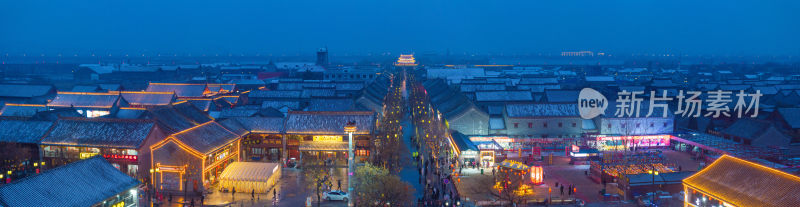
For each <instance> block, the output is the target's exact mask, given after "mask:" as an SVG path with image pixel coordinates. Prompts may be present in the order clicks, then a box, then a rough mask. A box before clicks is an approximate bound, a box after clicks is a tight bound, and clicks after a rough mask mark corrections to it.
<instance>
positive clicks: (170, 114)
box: [147, 103, 213, 133]
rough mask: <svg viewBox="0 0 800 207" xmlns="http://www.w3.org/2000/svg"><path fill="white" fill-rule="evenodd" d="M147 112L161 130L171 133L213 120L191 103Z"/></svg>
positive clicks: (154, 108)
mask: <svg viewBox="0 0 800 207" xmlns="http://www.w3.org/2000/svg"><path fill="white" fill-rule="evenodd" d="M189 107H191V108H189ZM192 108H193V109H192ZM147 111H148V113H149V114H150V115H151V116H152V117H153V118H155V119H156V121H157V122H158V123H159V125H160V126H161V127H162V129H165V130H167V131H169V132H173V133H174V132H179V131H182V130H184V129H188V128H191V127H194V126H197V125H200V124H202V123H206V122H208V121H211V120H213V118H211V117H210V116H208V114H205V112H203V111H200V109H197V107H194V106H193V105H191V103H182V104H176V105H168V106H156V107H151V108H148V109H147Z"/></svg>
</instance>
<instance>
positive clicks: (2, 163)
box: [0, 119, 53, 183]
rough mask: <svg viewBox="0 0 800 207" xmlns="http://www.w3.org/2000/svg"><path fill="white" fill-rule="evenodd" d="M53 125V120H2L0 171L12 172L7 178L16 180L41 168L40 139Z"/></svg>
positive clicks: (2, 180)
mask: <svg viewBox="0 0 800 207" xmlns="http://www.w3.org/2000/svg"><path fill="white" fill-rule="evenodd" d="M52 126H53V122H51V121H24V120H7V119H3V120H0V152H2V153H0V172H8V171H11V172H12V174H11V175H8V174H7V173H6V175H5V178H12V179H11V180H15V179H13V178H17V177H23V176H26V175H29V174H33V173H35V172H36V170H37V169H39V168H38V165H41V162H40V156H39V155H40V153H39V141H40V140H41V139H42V137H43V136H44V135H45V134H47V132H48V131H49V130H50V128H51V127H52ZM5 181H6V179H0V183H4V182H5Z"/></svg>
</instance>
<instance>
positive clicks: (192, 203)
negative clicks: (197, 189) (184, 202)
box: [189, 198, 194, 206]
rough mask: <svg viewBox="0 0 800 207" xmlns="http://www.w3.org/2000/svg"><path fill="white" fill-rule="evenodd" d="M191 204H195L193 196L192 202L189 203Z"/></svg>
mask: <svg viewBox="0 0 800 207" xmlns="http://www.w3.org/2000/svg"><path fill="white" fill-rule="evenodd" d="M189 206H194V198H192V202H191V203H190V204H189Z"/></svg>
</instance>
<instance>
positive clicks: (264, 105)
mask: <svg viewBox="0 0 800 207" xmlns="http://www.w3.org/2000/svg"><path fill="white" fill-rule="evenodd" d="M284 106H286V107H289V109H292V110H299V109H300V102H299V101H264V102H261V108H269V107H272V108H274V109H280V108H282V107H284Z"/></svg>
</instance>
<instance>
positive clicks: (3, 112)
mask: <svg viewBox="0 0 800 207" xmlns="http://www.w3.org/2000/svg"><path fill="white" fill-rule="evenodd" d="M45 110H47V106H45V105H38V104H36V105H35V104H12V103H7V104H6V105H5V106H3V109H0V116H19V117H31V116H33V115H36V112H40V111H45Z"/></svg>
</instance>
